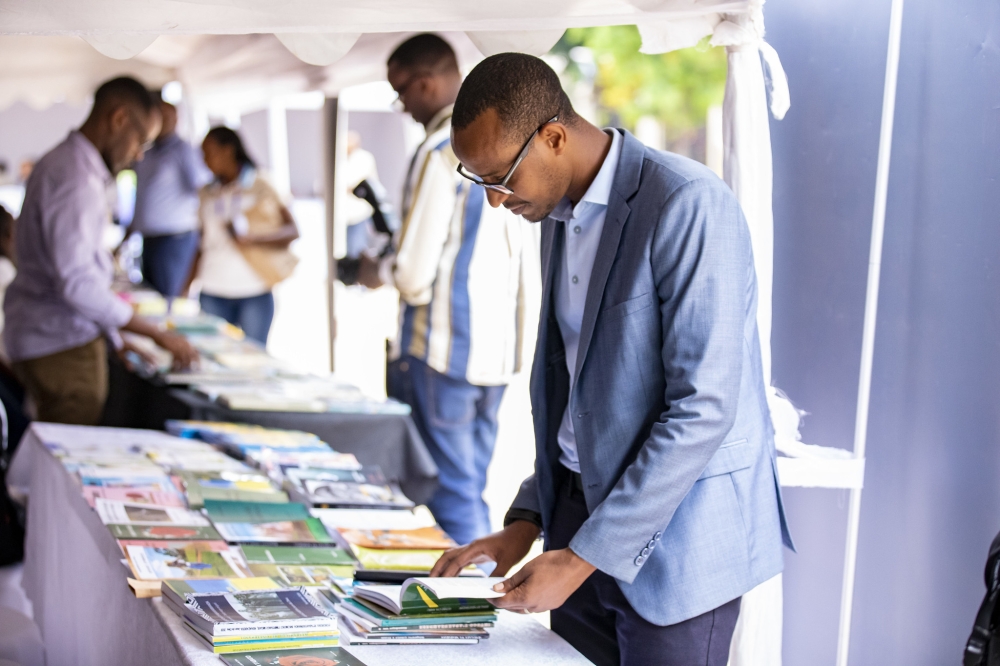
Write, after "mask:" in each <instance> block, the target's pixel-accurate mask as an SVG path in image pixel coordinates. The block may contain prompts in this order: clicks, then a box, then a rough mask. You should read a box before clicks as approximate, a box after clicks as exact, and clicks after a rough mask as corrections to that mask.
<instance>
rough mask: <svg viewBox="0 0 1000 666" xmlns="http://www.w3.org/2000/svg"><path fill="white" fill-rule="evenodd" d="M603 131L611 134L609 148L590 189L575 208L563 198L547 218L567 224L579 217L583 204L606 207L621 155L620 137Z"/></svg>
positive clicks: (615, 133) (614, 133) (612, 132)
mask: <svg viewBox="0 0 1000 666" xmlns="http://www.w3.org/2000/svg"><path fill="white" fill-rule="evenodd" d="M605 131H606V132H610V134H611V147H610V148H609V149H608V154H607V156H606V157H605V158H604V162H603V163H602V164H601V169H600V170H599V171H598V172H597V175H596V176H594V180H593V181H591V183H590V187H588V188H587V191H586V192H584V193H583V197H582V198H581V199H580V201H578V202H577V204H576V206H574V205H573V202H571V201H570V200H569V197H563V199H562V201H560V202H559V203H558V204H557V205H556V207H555V209H553V211H552V212H551V213H550V214H549V217H551V218H552V219H554V220H561V221H563V222H567V221H569V220H572V219H573V218H576V217H579V215H580V213H581V212H582V206H583V204H584V202H586V203H590V204H595V205H598V206H607V205H608V202H609V201H610V200H611V186H612V185H614V182H615V174H616V173H617V172H618V160H619V158H620V157H621V153H622V135H621V133H620V132H618V131H616V130H614V129H612V130H605Z"/></svg>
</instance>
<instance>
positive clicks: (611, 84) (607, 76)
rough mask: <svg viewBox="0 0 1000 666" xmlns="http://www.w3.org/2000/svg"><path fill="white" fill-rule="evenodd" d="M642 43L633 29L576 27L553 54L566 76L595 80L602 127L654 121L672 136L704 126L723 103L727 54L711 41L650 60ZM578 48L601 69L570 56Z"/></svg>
mask: <svg viewBox="0 0 1000 666" xmlns="http://www.w3.org/2000/svg"><path fill="white" fill-rule="evenodd" d="M641 43H642V40H641V38H640V37H639V31H638V30H637V29H636V27H635V26H632V25H628V26H609V27H601V28H571V29H569V30H567V31H566V33H565V34H564V35H563V37H562V39H561V40H560V41H559V43H558V44H557V45H556V47H555V48H554V49H553V52H554V53H559V54H561V55H563V56H565V57H566V58H567V61H568V65H567V68H566V71H565V72H564V73H563V75H564V76H567V77H570V78H571V79H577V80H579V79H581V78H589V76H593V77H594V86H595V90H596V93H597V100H598V105H599V111H601V112H602V113H603V114H604V115H605V116H606V117H605V118H602V119H601V120H602V122H610V121H614V120H616V119H617V120H619V121H620V122H621V123H623V124H624V125H625V126H627V127H631V128H634V127H635V122H636V121H637V120H638V119H639V118H640V117H642V116H653V117H656V118H658V119H659V120H660V121H661V122H663V124H664V125H665V126H666V128H667V130H668V132H669V133H670V134H673V135H676V134H681V133H685V132H688V131H690V130H692V129H696V128H699V127H703V126H704V125H705V115H706V112H707V110H708V108H709V107H710V106H712V105H716V104H721V103H722V97H723V94H724V92H725V85H726V53H725V49H723V48H712V47H709V46H708V40H707V38H706V39H705V40H703V41H702V42H701V43H700V44H699V45H698V46H696V47H693V48H689V49H681V50H678V51H672V52H670V53H662V54H657V55H645V54H642V53H639V47H640V46H641ZM578 46H582V47H586V48H588V49H590V51H591V52H592V53H593V60H594V65H595V66H596V67H594V68H590V67H588V66H587V64H586V63H581V62H579V58H577V59H574V58H573V57H572V56H571V50H572V49H573V47H578ZM588 69H590V71H587V70H588ZM616 117H617V118H616Z"/></svg>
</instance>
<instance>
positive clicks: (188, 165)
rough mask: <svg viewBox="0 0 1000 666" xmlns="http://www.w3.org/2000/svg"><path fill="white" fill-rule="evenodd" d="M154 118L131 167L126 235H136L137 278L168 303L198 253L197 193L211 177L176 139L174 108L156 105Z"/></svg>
mask: <svg viewBox="0 0 1000 666" xmlns="http://www.w3.org/2000/svg"><path fill="white" fill-rule="evenodd" d="M160 115H161V117H162V118H163V124H162V126H161V128H160V133H159V135H158V136H157V137H156V140H155V141H154V142H153V145H152V146H151V147H150V148H149V150H147V151H146V155H145V157H143V159H142V161H141V162H138V163H136V165H135V177H136V187H135V214H134V216H133V218H132V224H131V226H130V227H129V230H128V235H131V234H133V233H140V234H142V274H143V277H144V278H145V280H146V281H147V282H148V283H149V284H150V285H152V287H153V288H154V289H156V291H158V292H160V293H161V294H163V295H164V296H165V297H166V298H168V299H171V298H174V297H176V296H178V295H179V294H180V293H181V290H182V289H183V288H184V286H185V281H186V280H187V277H188V276H189V275H190V274H191V262H193V261H194V257H195V255H196V254H197V252H198V191H199V190H200V189H201V188H202V187H203V186H205V185H207V184H208V182H209V181H210V180H211V179H212V175H211V173H210V172H209V171H208V169H207V168H205V165H204V163H203V162H202V160H201V155H199V154H198V151H197V149H196V148H195V147H194V146H192V145H191V144H189V143H188V142H186V141H185V140H184V139H182V138H181V137H179V136H177V132H176V130H177V108H176V107H175V106H174V105H173V104H168V103H166V102H164V101H162V100H161V101H160ZM127 237H128V236H126V238H127Z"/></svg>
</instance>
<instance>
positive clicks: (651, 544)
mask: <svg viewBox="0 0 1000 666" xmlns="http://www.w3.org/2000/svg"><path fill="white" fill-rule="evenodd" d="M646 547H647V548H656V542H655V541H653V540H652V539H650V540H649V543H647V544H646Z"/></svg>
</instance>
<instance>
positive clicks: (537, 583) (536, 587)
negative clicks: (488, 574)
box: [490, 548, 596, 613]
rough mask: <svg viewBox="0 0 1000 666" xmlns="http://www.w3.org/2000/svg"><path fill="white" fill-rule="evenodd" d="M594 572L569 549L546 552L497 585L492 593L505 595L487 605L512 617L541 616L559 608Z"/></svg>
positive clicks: (592, 568) (491, 600)
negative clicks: (516, 615) (504, 611)
mask: <svg viewBox="0 0 1000 666" xmlns="http://www.w3.org/2000/svg"><path fill="white" fill-rule="evenodd" d="M595 568H596V567H594V565H592V564H591V563H590V562H588V561H586V560H585V559H583V558H582V557H580V556H579V555H577V554H576V553H574V552H573V551H572V550H570V549H569V548H563V549H561V550H550V551H549V552H547V553H542V554H541V555H539V556H538V557H536V558H535V559H533V560H531V561H530V562H528V563H527V564H525V565H524V567H522V568H521V570H520V571H518V572H517V573H516V574H514V575H513V576H511V577H510V578H508V579H507V580H505V581H503V582H502V583H497V585H496V586H495V587H494V588H493V589H494V590H496V591H497V592H505V593H506V594H504V596H502V597H500V598H499V599H490V602H491V603H492V604H493V605H494V606H496V607H497V608H506V609H507V610H509V611H514V612H515V613H541V612H542V611H547V610H552V609H553V608H559V607H560V606H562V605H563V604H564V603H566V600H567V599H569V595H571V594H573V593H574V592H576V590H577V588H578V587H580V586H581V585H583V582H584V581H585V580H587V578H588V577H589V576H590V574H592V573H594V569H595Z"/></svg>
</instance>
